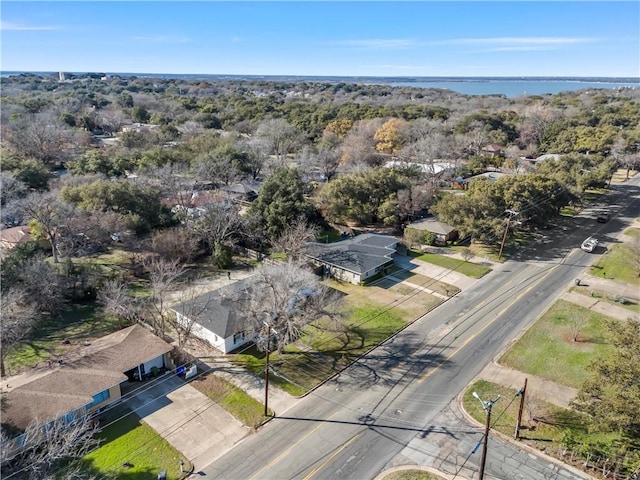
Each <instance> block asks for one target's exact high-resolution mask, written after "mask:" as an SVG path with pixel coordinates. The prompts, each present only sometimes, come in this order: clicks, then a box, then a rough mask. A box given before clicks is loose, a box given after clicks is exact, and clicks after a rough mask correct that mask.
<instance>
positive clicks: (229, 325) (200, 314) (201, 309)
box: [173, 277, 255, 338]
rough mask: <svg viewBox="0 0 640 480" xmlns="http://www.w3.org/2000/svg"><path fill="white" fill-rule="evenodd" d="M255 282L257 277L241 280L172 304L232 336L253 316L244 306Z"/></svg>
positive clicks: (212, 327)
mask: <svg viewBox="0 0 640 480" xmlns="http://www.w3.org/2000/svg"><path fill="white" fill-rule="evenodd" d="M254 282H255V277H248V278H245V279H243V280H239V281H237V282H234V283H232V284H231V285H229V286H226V287H222V288H219V289H217V290H214V291H212V292H208V293H205V294H203V295H200V296H199V297H196V298H194V299H192V300H190V301H187V302H182V303H181V304H179V305H177V306H175V307H173V310H175V311H176V312H178V313H180V314H182V315H184V316H185V317H187V318H190V319H192V320H196V321H197V323H198V324H200V325H202V326H203V327H204V328H206V329H207V330H209V331H211V332H213V333H215V334H216V335H218V336H219V337H222V338H229V337H230V336H232V335H234V334H236V333H238V332H241V331H244V330H247V328H249V326H250V320H249V318H248V317H247V316H246V315H244V314H243V312H244V311H246V310H247V309H246V308H245V307H246V306H247V302H248V298H249V295H250V294H251V288H252V286H253V284H254ZM193 317H196V318H193Z"/></svg>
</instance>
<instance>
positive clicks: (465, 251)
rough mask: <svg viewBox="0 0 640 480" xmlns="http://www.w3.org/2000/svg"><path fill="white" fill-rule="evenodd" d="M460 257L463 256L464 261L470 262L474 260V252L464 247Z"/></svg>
mask: <svg viewBox="0 0 640 480" xmlns="http://www.w3.org/2000/svg"><path fill="white" fill-rule="evenodd" d="M460 255H462V259H463V260H464V261H465V262H468V261H469V260H471V259H472V258H473V252H472V251H471V249H470V248H469V247H464V248H463V249H462V250H460Z"/></svg>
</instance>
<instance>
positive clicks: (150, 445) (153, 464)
mask: <svg viewBox="0 0 640 480" xmlns="http://www.w3.org/2000/svg"><path fill="white" fill-rule="evenodd" d="M120 412H121V413H126V412H122V410H120ZM98 437H99V438H100V439H102V443H101V445H100V446H99V447H98V448H97V449H96V450H94V451H93V452H91V453H90V454H88V455H87V456H86V457H85V458H84V460H85V464H86V466H87V467H88V468H89V469H91V470H93V471H94V472H97V473H99V474H101V475H113V476H114V477H115V478H118V479H120V478H123V479H126V480H156V479H157V476H158V472H160V471H162V470H166V471H167V474H168V478H169V479H178V478H180V476H181V474H180V468H179V465H178V460H183V462H184V463H185V465H188V461H187V460H186V459H185V458H184V457H183V456H182V455H181V454H180V452H178V451H177V450H176V449H175V448H173V447H172V446H171V445H169V443H168V442H167V441H166V440H164V439H163V438H162V437H160V436H159V435H158V434H157V433H156V432H155V431H154V430H153V429H152V428H151V427H149V426H148V425H147V424H145V423H144V422H141V421H140V420H139V419H138V417H136V416H135V415H133V414H132V413H129V414H128V415H127V416H125V417H123V418H122V419H120V420H118V421H116V422H115V423H113V424H111V425H108V426H106V427H105V428H104V429H103V430H102V431H101V432H100V433H99V434H98ZM125 463H128V464H131V465H132V466H131V467H126V466H124V464H125Z"/></svg>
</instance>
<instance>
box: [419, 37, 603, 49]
mask: <svg viewBox="0 0 640 480" xmlns="http://www.w3.org/2000/svg"><path fill="white" fill-rule="evenodd" d="M596 41H598V39H596V38H585V37H494V38H456V39H452V40H442V41H438V42H431V44H433V45H472V46H477V47H478V46H480V47H482V46H485V47H494V48H511V47H518V46H519V47H530V48H531V47H551V46H561V45H575V44H579V43H593V42H596Z"/></svg>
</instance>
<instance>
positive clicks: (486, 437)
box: [472, 392, 500, 480]
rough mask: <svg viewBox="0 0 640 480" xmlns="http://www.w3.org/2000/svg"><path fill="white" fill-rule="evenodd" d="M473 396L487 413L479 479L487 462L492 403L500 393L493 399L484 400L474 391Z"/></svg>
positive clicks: (481, 477)
mask: <svg viewBox="0 0 640 480" xmlns="http://www.w3.org/2000/svg"><path fill="white" fill-rule="evenodd" d="M472 395H473V396H474V397H475V398H477V399H478V400H479V401H480V403H481V404H482V408H483V409H484V411H485V412H486V413H487V421H486V422H485V424H484V443H483V446H482V458H481V459H480V476H479V477H478V478H479V479H480V480H483V479H484V466H485V464H486V463H487V443H488V442H489V430H490V429H491V409H492V408H493V404H494V403H496V402H497V401H498V399H499V398H500V395H498V396H497V397H496V399H495V400H490V401H488V402H487V401H484V400H482V399H481V398H480V395H478V394H477V393H476V392H473V394H472Z"/></svg>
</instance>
